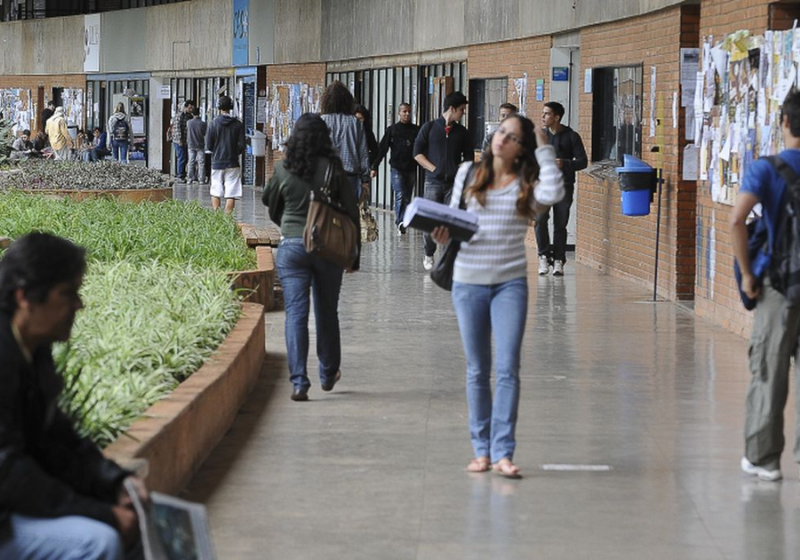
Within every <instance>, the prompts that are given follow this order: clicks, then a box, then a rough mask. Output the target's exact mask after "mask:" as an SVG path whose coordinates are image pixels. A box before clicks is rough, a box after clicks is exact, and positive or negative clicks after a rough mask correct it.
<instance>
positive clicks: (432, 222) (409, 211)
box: [403, 197, 478, 241]
mask: <svg viewBox="0 0 800 560" xmlns="http://www.w3.org/2000/svg"><path fill="white" fill-rule="evenodd" d="M403 225H404V226H405V227H407V228H409V227H412V228H414V229H421V230H422V231H426V232H431V231H433V229H434V228H435V227H438V226H444V227H446V228H447V229H449V230H450V237H451V238H453V239H458V240H459V241H469V240H470V239H471V238H472V236H473V235H474V234H475V232H476V231H478V216H476V215H475V214H472V213H471V212H467V211H466V210H460V209H458V208H450V207H449V206H447V205H445V204H439V203H438V202H434V201H432V200H427V199H425V198H420V197H417V198H415V199H414V200H412V201H411V203H410V204H409V205H408V206H407V207H406V213H405V216H403Z"/></svg>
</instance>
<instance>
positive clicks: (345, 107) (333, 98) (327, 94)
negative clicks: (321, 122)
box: [319, 80, 356, 115]
mask: <svg viewBox="0 0 800 560" xmlns="http://www.w3.org/2000/svg"><path fill="white" fill-rule="evenodd" d="M355 105H356V101H355V99H354V98H353V94H352V93H350V90H349V89H347V87H346V86H345V85H344V84H343V83H342V82H340V81H339V80H336V81H335V82H333V83H331V85H329V86H328V87H327V88H326V89H325V91H324V92H323V93H322V97H321V98H320V100H319V110H320V113H322V114H323V115H335V114H342V115H352V114H353V113H354V112H355V111H354V108H355Z"/></svg>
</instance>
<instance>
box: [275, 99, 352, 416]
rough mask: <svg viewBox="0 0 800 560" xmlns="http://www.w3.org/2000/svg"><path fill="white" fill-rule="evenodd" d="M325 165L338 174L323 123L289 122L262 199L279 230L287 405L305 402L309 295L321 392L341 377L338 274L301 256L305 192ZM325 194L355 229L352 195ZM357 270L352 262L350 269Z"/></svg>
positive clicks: (309, 119) (307, 118)
mask: <svg viewBox="0 0 800 560" xmlns="http://www.w3.org/2000/svg"><path fill="white" fill-rule="evenodd" d="M329 165H333V166H334V167H335V168H338V171H339V172H340V173H344V170H343V168H342V163H341V161H340V160H339V157H338V155H337V154H336V150H335V149H334V147H333V144H332V143H331V139H330V136H329V135H328V128H327V126H326V125H325V122H324V121H323V120H322V119H321V118H320V117H319V116H318V115H314V114H311V113H307V114H305V115H303V116H302V117H300V118H299V119H298V120H297V122H296V123H295V125H294V128H293V129H292V134H291V136H289V140H288V141H287V142H286V157H285V158H284V159H283V160H282V161H279V162H278V163H276V164H275V173H274V175H273V176H272V178H271V179H270V180H269V183H268V184H267V186H266V188H265V189H264V194H263V197H262V201H263V202H264V204H265V205H267V206H269V217H270V218H271V219H272V221H273V222H275V223H276V224H278V225H279V226H280V228H281V242H280V245H279V246H278V251H277V255H276V257H275V265H276V267H277V269H278V277H279V278H280V281H281V286H282V287H283V299H284V305H285V308H286V352H287V354H288V358H289V377H290V380H291V382H292V386H293V387H294V390H293V392H292V397H291V398H292V400H293V401H307V400H308V390H309V388H310V387H311V382H310V381H309V379H308V371H307V362H308V315H309V300H310V292H313V293H314V317H315V319H316V323H317V357H318V358H319V381H320V385H321V388H322V390H323V391H331V390H333V387H334V385H336V383H337V382H338V381H339V379H340V378H341V376H342V372H341V369H340V365H341V361H342V345H341V338H340V332H339V309H338V308H339V291H340V289H341V287H342V275H343V273H344V270H342V268H341V267H340V266H339V265H337V264H334V263H332V262H329V261H326V260H324V259H322V258H320V257H319V256H317V255H316V254H312V253H309V252H307V251H306V248H305V245H304V243H303V231H304V229H305V226H306V218H307V215H308V205H309V199H310V193H311V192H312V190H313V189H318V188H320V187H321V186H322V184H323V182H324V177H325V172H326V170H327V169H328V166H329ZM335 185H336V182H334V184H333V185H332V186H333V187H334V188H335ZM331 195H332V198H333V199H334V200H336V201H337V202H338V203H340V204H341V206H342V207H343V208H344V209H345V210H346V212H347V215H348V216H349V218H350V219H351V220H353V223H354V224H355V225H356V228H359V227H360V224H359V211H358V202H357V200H356V196H355V191H354V190H353V189H351V188H344V189H342V190H340V191H339V190H337V191H335V192H332V193H331ZM358 267H359V261H358V259H356V262H355V264H354V265H353V270H357V269H358Z"/></svg>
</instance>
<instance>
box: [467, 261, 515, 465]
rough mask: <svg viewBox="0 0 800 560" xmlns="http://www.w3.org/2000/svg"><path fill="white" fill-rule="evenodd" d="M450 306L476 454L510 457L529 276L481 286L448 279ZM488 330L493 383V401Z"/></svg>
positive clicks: (512, 454)
mask: <svg viewBox="0 0 800 560" xmlns="http://www.w3.org/2000/svg"><path fill="white" fill-rule="evenodd" d="M453 307H454V308H455V311H456V317H457V318H458V328H459V331H461V341H462V343H463V345H464V354H465V355H466V358H467V405H468V406H469V434H470V438H471V440H472V448H473V449H474V451H475V456H476V457H490V458H491V460H492V463H496V462H497V461H499V460H500V459H504V458H508V459H512V458H513V456H514V449H515V447H516V440H515V438H514V432H515V430H516V425H517V407H518V405H519V364H520V349H521V347H522V336H523V334H524V332H525V316H526V315H527V312H528V279H527V278H525V277H523V278H517V279H516V280H509V281H508V282H504V283H502V284H494V285H490V286H483V285H479V284H462V283H460V282H453ZM492 331H494V347H495V362H494V367H495V372H496V375H497V382H496V383H495V392H494V400H492V387H491V373H492Z"/></svg>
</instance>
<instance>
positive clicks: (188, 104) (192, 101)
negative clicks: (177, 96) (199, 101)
mask: <svg viewBox="0 0 800 560" xmlns="http://www.w3.org/2000/svg"><path fill="white" fill-rule="evenodd" d="M194 106H195V102H194V100H192V99H187V100H186V102H185V103H184V104H183V108H184V109H186V108H187V107H194Z"/></svg>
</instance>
